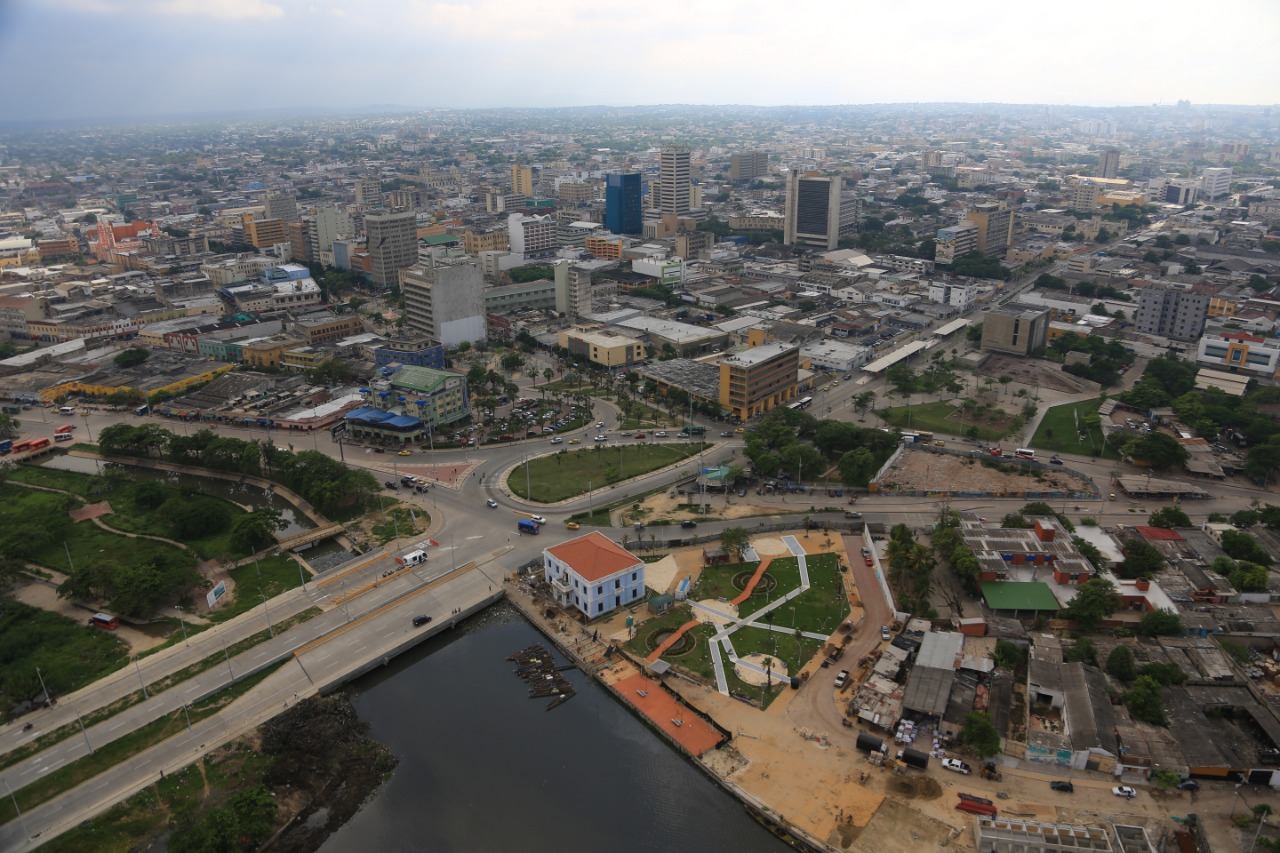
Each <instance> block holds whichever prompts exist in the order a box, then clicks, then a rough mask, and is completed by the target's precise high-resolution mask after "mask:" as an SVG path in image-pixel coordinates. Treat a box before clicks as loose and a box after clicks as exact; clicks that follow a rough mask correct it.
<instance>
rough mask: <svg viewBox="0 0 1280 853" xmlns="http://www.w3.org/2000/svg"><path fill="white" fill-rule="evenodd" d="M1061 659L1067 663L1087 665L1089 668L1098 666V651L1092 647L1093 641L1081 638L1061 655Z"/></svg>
mask: <svg viewBox="0 0 1280 853" xmlns="http://www.w3.org/2000/svg"><path fill="white" fill-rule="evenodd" d="M1062 659H1063V660H1064V661H1066V662H1067V663H1087V664H1089V665H1090V666H1097V665H1098V650H1097V649H1096V648H1095V647H1094V645H1093V640H1090V639H1089V638H1088V637H1081V638H1080V639H1078V640H1076V641H1075V642H1074V643H1072V644H1071V646H1070V647H1069V648H1068V649H1067V650H1066V651H1064V652H1063V653H1062Z"/></svg>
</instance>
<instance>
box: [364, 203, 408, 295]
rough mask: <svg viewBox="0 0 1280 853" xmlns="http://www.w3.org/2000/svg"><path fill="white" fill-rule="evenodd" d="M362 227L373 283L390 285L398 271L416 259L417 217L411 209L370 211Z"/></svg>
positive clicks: (397, 276)
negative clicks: (366, 239)
mask: <svg viewBox="0 0 1280 853" xmlns="http://www.w3.org/2000/svg"><path fill="white" fill-rule="evenodd" d="M364 228H365V234H366V236H367V237H368V246H367V251H368V252H369V267H370V269H369V274H370V276H371V277H372V278H373V283H374V284H375V285H376V286H378V287H391V286H392V285H394V284H395V283H396V282H397V281H398V279H399V274H400V270H403V269H408V268H409V267H411V266H413V265H414V264H415V263H417V261H418V217H417V216H416V215H415V214H414V213H413V212H412V211H406V212H404V213H383V214H370V215H369V216H366V217H365V218H364Z"/></svg>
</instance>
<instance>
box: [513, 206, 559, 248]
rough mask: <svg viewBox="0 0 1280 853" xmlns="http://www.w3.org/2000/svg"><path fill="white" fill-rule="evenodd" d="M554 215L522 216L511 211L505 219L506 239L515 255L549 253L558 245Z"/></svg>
mask: <svg viewBox="0 0 1280 853" xmlns="http://www.w3.org/2000/svg"><path fill="white" fill-rule="evenodd" d="M557 233H558V231H557V227H556V218H555V217H554V216H523V215H521V214H519V213H513V214H511V216H510V217H509V218H508V219H507V240H508V242H509V243H510V244H511V251H512V252H513V253H514V254H517V255H524V256H525V257H526V258H527V257H538V256H543V255H550V254H552V253H554V252H555V250H556V249H558V248H559V247H560V244H559V241H558V239H557Z"/></svg>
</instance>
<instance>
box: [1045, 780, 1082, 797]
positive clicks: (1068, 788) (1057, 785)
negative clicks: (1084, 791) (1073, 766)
mask: <svg viewBox="0 0 1280 853" xmlns="http://www.w3.org/2000/svg"><path fill="white" fill-rule="evenodd" d="M1049 787H1050V788H1052V789H1053V790H1055V791H1061V792H1062V793H1064V794H1072V793H1075V790H1076V786H1075V785H1072V784H1071V783H1070V782H1050V783H1049Z"/></svg>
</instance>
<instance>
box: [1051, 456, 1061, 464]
mask: <svg viewBox="0 0 1280 853" xmlns="http://www.w3.org/2000/svg"><path fill="white" fill-rule="evenodd" d="M1049 464H1050V465H1061V464H1062V460H1061V459H1059V458H1058V457H1057V456H1052V457H1050V458H1049Z"/></svg>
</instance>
